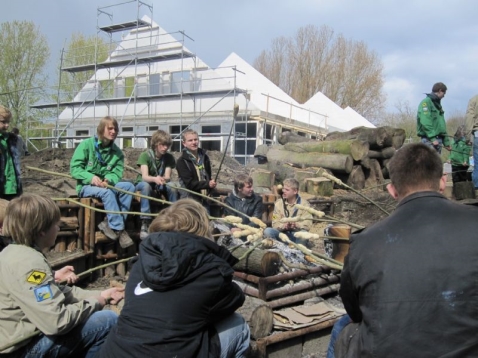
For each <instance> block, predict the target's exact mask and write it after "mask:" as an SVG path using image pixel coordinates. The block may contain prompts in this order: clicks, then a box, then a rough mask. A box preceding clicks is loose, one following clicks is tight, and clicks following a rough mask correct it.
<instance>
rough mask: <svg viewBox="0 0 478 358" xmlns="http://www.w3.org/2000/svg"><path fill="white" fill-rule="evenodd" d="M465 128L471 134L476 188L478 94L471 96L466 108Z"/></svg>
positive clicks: (476, 184) (476, 187)
mask: <svg viewBox="0 0 478 358" xmlns="http://www.w3.org/2000/svg"><path fill="white" fill-rule="evenodd" d="M466 124H467V128H468V129H469V130H470V131H471V134H472V135H473V161H474V167H473V175H472V178H473V184H474V185H475V189H478V95H476V96H474V97H472V98H471V99H470V101H469V102H468V108H467V109H466Z"/></svg>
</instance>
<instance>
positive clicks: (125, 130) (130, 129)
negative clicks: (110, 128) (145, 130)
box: [121, 127, 133, 132]
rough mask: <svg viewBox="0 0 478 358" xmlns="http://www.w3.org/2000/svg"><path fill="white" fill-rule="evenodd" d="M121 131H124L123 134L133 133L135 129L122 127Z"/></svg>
mask: <svg viewBox="0 0 478 358" xmlns="http://www.w3.org/2000/svg"><path fill="white" fill-rule="evenodd" d="M121 131H123V132H132V131H133V127H121Z"/></svg>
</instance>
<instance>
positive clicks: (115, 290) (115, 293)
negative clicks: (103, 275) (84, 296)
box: [101, 287, 124, 305]
mask: <svg viewBox="0 0 478 358" xmlns="http://www.w3.org/2000/svg"><path fill="white" fill-rule="evenodd" d="M101 297H103V298H104V299H105V302H106V301H108V302H107V303H110V304H112V305H116V304H118V302H119V301H121V300H122V299H123V298H124V288H123V287H112V288H109V289H107V290H104V291H102V292H101Z"/></svg>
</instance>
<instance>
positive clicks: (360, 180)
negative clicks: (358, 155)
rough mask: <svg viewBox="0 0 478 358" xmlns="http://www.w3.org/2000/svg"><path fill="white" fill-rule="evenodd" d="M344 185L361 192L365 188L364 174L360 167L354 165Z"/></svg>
mask: <svg viewBox="0 0 478 358" xmlns="http://www.w3.org/2000/svg"><path fill="white" fill-rule="evenodd" d="M345 184H347V185H348V186H350V187H352V188H354V189H355V190H362V189H363V188H365V174H364V173H363V169H362V166H361V165H354V167H353V169H352V171H351V172H350V174H349V176H348V178H347V182H346V183H345Z"/></svg>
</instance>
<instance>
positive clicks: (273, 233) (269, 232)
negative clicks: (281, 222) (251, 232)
mask: <svg viewBox="0 0 478 358" xmlns="http://www.w3.org/2000/svg"><path fill="white" fill-rule="evenodd" d="M280 233H281V231H279V230H277V229H274V228H272V227H268V228H266V229H265V230H264V236H265V237H270V238H271V239H275V240H279V234H280ZM282 233H284V234H286V235H287V237H288V238H289V239H290V241H292V242H297V238H296V237H295V236H294V233H295V231H282Z"/></svg>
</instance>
